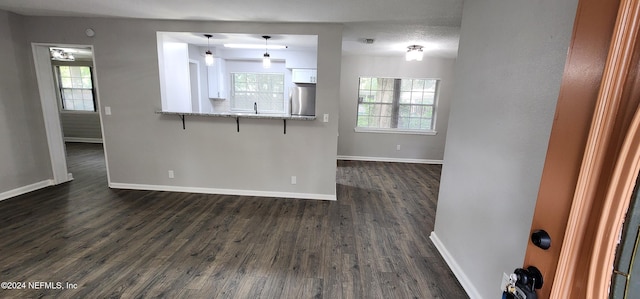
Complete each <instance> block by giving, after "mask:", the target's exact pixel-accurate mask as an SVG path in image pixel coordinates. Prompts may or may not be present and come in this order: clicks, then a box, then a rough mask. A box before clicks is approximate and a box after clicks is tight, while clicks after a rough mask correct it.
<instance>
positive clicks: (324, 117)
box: [322, 113, 329, 123]
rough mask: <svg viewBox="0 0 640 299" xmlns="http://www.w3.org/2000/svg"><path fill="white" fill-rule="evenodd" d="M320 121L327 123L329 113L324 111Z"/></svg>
mask: <svg viewBox="0 0 640 299" xmlns="http://www.w3.org/2000/svg"><path fill="white" fill-rule="evenodd" d="M322 121H323V122H326V123H328V122H329V114H326V113H325V114H324V116H323V118H322Z"/></svg>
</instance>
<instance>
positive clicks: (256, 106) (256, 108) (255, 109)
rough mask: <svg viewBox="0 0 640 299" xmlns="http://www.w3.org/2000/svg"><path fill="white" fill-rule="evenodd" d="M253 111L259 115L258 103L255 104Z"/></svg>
mask: <svg viewBox="0 0 640 299" xmlns="http://www.w3.org/2000/svg"><path fill="white" fill-rule="evenodd" d="M253 111H255V112H256V114H258V103H257V102H253Z"/></svg>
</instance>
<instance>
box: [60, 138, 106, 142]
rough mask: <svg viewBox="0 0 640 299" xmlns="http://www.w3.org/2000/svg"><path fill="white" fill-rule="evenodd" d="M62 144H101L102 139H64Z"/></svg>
mask: <svg viewBox="0 0 640 299" xmlns="http://www.w3.org/2000/svg"><path fill="white" fill-rule="evenodd" d="M64 142H82V143H102V138H83V137H65V138H64Z"/></svg>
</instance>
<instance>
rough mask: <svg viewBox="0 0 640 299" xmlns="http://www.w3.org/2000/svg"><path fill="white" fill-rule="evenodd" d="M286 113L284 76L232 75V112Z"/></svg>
mask: <svg viewBox="0 0 640 299" xmlns="http://www.w3.org/2000/svg"><path fill="white" fill-rule="evenodd" d="M254 103H256V104H257V105H258V111H261V112H267V113H284V74H281V73H232V74H231V110H233V111H253V107H254V106H253V104H254Z"/></svg>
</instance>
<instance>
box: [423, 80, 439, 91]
mask: <svg viewBox="0 0 640 299" xmlns="http://www.w3.org/2000/svg"><path fill="white" fill-rule="evenodd" d="M437 82H438V80H426V81H425V85H424V90H425V91H430V92H435V91H436V85H437Z"/></svg>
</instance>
